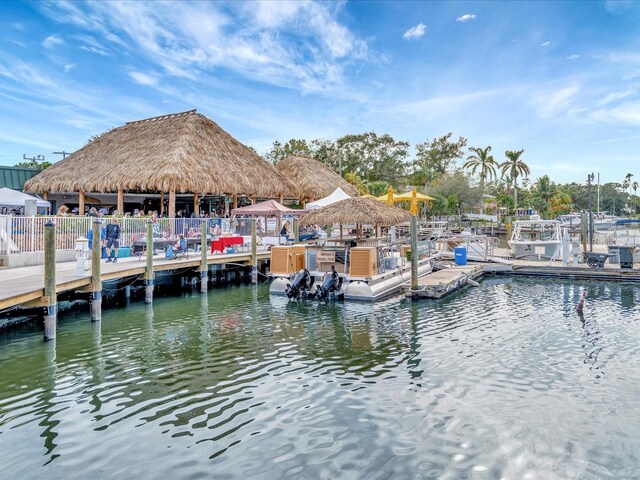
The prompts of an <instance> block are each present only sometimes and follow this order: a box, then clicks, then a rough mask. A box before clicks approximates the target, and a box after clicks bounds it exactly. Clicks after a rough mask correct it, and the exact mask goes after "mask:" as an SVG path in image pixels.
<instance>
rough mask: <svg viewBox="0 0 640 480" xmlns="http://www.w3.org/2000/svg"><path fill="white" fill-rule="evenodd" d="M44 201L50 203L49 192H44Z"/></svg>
mask: <svg viewBox="0 0 640 480" xmlns="http://www.w3.org/2000/svg"><path fill="white" fill-rule="evenodd" d="M42 199H43V200H44V201H45V202H47V201H49V192H44V193H43V194H42Z"/></svg>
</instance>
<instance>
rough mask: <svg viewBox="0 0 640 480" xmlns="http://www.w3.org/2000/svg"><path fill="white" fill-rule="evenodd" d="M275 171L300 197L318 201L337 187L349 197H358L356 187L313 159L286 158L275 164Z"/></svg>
mask: <svg viewBox="0 0 640 480" xmlns="http://www.w3.org/2000/svg"><path fill="white" fill-rule="evenodd" d="M276 169H277V170H278V171H279V172H280V173H282V174H283V175H284V176H285V177H287V178H288V179H289V180H291V181H292V182H293V184H294V185H295V186H296V187H297V188H298V190H299V191H300V196H302V197H306V198H314V199H319V198H322V197H326V196H327V195H330V194H331V193H333V191H334V190H335V189H336V188H337V187H340V188H341V189H342V190H344V191H345V193H347V194H348V195H350V196H355V195H358V190H357V189H356V187H354V186H353V185H351V184H350V183H349V182H347V181H346V180H345V179H344V178H342V177H341V176H340V175H338V174H337V173H336V172H334V171H333V170H331V168H329V167H328V166H327V165H325V164H324V163H322V162H319V161H318V160H314V159H313V158H308V157H297V156H291V157H287V158H285V159H284V160H280V161H279V162H278V163H277V165H276Z"/></svg>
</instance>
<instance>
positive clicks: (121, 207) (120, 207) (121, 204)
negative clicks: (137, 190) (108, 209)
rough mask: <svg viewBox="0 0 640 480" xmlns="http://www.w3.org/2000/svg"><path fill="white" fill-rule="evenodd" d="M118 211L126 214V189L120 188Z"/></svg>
mask: <svg viewBox="0 0 640 480" xmlns="http://www.w3.org/2000/svg"><path fill="white" fill-rule="evenodd" d="M116 209H117V210H118V211H119V212H121V213H124V189H123V188H122V187H119V188H118V206H117V207H116Z"/></svg>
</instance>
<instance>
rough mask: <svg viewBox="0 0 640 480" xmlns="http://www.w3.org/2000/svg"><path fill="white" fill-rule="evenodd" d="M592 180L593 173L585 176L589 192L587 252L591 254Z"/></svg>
mask: <svg viewBox="0 0 640 480" xmlns="http://www.w3.org/2000/svg"><path fill="white" fill-rule="evenodd" d="M593 179H594V175H593V173H590V174H589V175H587V188H588V191H589V225H588V232H589V251H590V252H593V211H592V209H591V182H593Z"/></svg>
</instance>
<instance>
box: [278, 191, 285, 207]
mask: <svg viewBox="0 0 640 480" xmlns="http://www.w3.org/2000/svg"><path fill="white" fill-rule="evenodd" d="M283 202H284V194H282V193H281V194H280V195H278V203H279V204H280V205H283Z"/></svg>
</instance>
